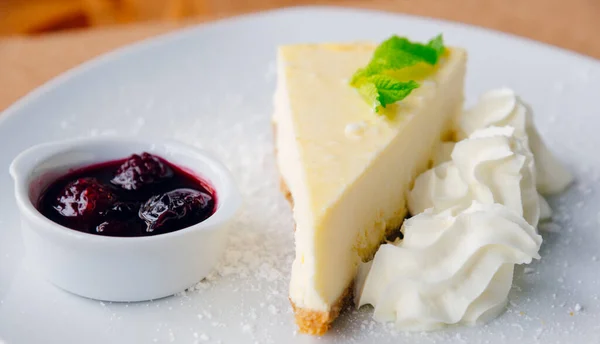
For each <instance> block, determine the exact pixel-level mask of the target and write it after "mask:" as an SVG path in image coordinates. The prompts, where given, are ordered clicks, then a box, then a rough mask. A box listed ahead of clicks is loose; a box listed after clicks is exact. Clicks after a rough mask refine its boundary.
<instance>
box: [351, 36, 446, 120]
mask: <svg viewBox="0 0 600 344" xmlns="http://www.w3.org/2000/svg"><path fill="white" fill-rule="evenodd" d="M445 49H446V48H445V47H444V40H443V38H442V35H438V36H436V37H434V38H433V39H431V40H430V41H429V42H427V44H421V43H415V42H411V41H409V40H408V39H406V38H404V37H398V36H395V35H394V36H392V37H390V38H388V39H387V40H385V41H384V42H382V43H381V44H380V45H379V46H378V47H377V48H376V49H375V52H374V53H373V57H372V58H371V61H370V62H369V64H368V65H367V66H366V67H364V68H361V69H359V70H358V71H356V73H354V75H353V76H352V79H351V81H350V85H351V86H353V87H355V88H356V89H357V90H358V92H359V93H360V95H361V96H362V97H363V98H364V99H365V100H366V101H367V102H369V104H371V105H372V106H373V108H374V110H375V111H376V112H380V110H381V109H382V108H385V107H386V106H387V105H389V104H393V103H395V102H398V101H400V100H402V99H404V98H406V97H407V96H408V95H409V94H410V93H411V92H412V90H414V89H415V88H418V87H419V83H418V82H416V81H414V80H401V79H400V78H399V77H397V76H394V75H393V72H397V71H399V70H402V69H405V68H409V67H412V66H415V65H417V64H419V63H426V64H429V65H435V64H437V63H438V61H439V58H440V56H441V55H442V54H443V53H444V52H445Z"/></svg>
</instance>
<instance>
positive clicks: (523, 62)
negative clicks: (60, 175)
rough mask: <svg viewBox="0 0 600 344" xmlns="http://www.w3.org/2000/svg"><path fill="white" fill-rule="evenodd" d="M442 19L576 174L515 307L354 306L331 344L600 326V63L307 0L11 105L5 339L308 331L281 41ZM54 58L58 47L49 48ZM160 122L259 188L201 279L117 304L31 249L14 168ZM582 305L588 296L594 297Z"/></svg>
mask: <svg viewBox="0 0 600 344" xmlns="http://www.w3.org/2000/svg"><path fill="white" fill-rule="evenodd" d="M440 32H443V33H444V35H445V38H446V41H447V42H448V43H450V44H452V45H461V46H464V47H466V48H467V49H468V50H469V53H470V60H469V66H468V67H469V72H468V78H467V97H468V101H469V102H472V101H473V100H474V98H475V97H476V96H477V95H478V94H479V93H481V92H483V91H484V90H486V89H489V88H492V87H497V86H503V85H507V86H510V87H513V88H515V89H516V90H517V91H518V93H519V94H521V95H522V96H523V98H524V99H525V100H527V101H529V102H530V103H531V104H532V105H533V107H534V109H535V111H536V114H537V117H536V122H537V124H538V126H539V129H540V131H541V132H542V134H543V136H544V138H545V139H546V141H547V142H548V144H549V146H550V147H551V148H552V149H553V150H554V151H555V152H556V153H557V155H558V156H559V158H561V159H562V160H563V161H565V163H567V164H568V166H569V167H570V168H571V169H572V170H573V171H574V173H575V174H576V177H577V180H578V182H577V184H576V185H574V186H573V187H572V188H571V189H570V190H569V191H568V192H567V193H566V194H564V195H563V196H561V197H559V198H554V199H552V200H551V203H552V205H553V206H554V208H555V210H556V225H554V226H551V229H556V230H555V231H554V232H550V233H545V234H544V245H543V248H542V256H543V259H542V261H541V262H539V263H536V264H534V265H532V268H533V273H530V274H524V273H523V271H522V269H519V270H518V272H517V276H516V279H515V286H514V288H513V291H512V292H511V294H510V306H509V309H508V311H507V312H506V313H505V314H504V315H503V316H501V317H500V318H499V319H497V320H496V321H494V322H492V323H491V324H489V325H487V326H482V327H475V328H458V329H455V328H453V329H447V330H444V331H440V332H434V333H428V334H421V333H412V334H405V333H397V332H394V331H393V330H391V329H390V328H389V327H388V326H382V325H379V324H376V323H374V322H373V321H372V320H371V319H370V313H371V311H370V310H369V309H365V310H361V311H360V312H354V313H353V312H350V313H346V314H345V315H344V316H342V317H341V319H340V321H338V322H337V323H336V326H335V327H334V328H333V329H332V331H331V332H330V333H329V334H328V335H327V336H325V337H324V338H321V339H320V340H318V342H321V343H330V342H331V343H342V342H349V341H352V340H353V341H354V342H357V343H387V342H390V343H392V342H393V343H398V342H411V343H430V342H444V341H448V342H460V341H461V340H462V341H465V342H485V343H504V342H508V341H513V342H519V343H524V342H536V341H539V342H541V343H555V342H556V343H558V342H565V341H567V340H569V341H570V342H573V343H583V342H585V343H596V342H598V341H599V340H600V317H599V315H600V301H598V294H599V293H600V278H599V277H598V276H599V273H600V249H599V247H600V230H599V228H598V227H599V222H600V217H599V210H600V208H599V205H600V197H598V192H599V191H600V187H598V186H597V183H598V182H600V157H599V154H598V153H599V147H600V135H599V134H598V129H599V128H600V106H598V98H599V97H600V63H599V62H598V61H595V60H592V59H590V58H586V57H582V56H579V55H576V54H574V53H571V52H567V51H563V50H559V49H557V48H553V47H549V46H546V45H542V44H539V43H535V42H531V41H527V40H524V39H520V38H515V37H512V36H509V35H505V34H501V33H496V32H491V31H487V30H482V29H478V28H474V27H470V26H465V25H461V24H454V23H448V22H442V21H437V20H430V19H423V18H415V17H408V16H401V15H393V14H385V13H379V12H370V11H358V10H350V9H337V8H296V9H289V10H282V11H274V12H267V13H262V14H255V15H250V16H245V17H240V18H234V19H228V20H224V21H220V22H216V23H212V24H208V25H203V26H200V27H196V28H192V29H189V30H186V31H183V32H178V33H175V34H170V35H167V36H164V37H161V38H157V39H153V40H151V41H148V42H145V43H142V44H137V45H134V46H132V47H129V48H127V49H124V50H121V51H119V52H116V53H112V54H109V55H107V56H104V57H102V58H100V59H97V60H95V61H93V62H91V63H87V64H86V65H84V66H82V67H80V68H77V69H75V70H74V71H71V72H69V73H67V74H65V75H63V76H62V77H59V78H58V79H56V80H54V81H52V82H50V83H49V84H48V85H46V86H44V87H42V88H41V89H39V90H37V91H35V92H33V93H32V94H31V95H29V96H28V97H26V98H25V99H23V100H21V101H20V102H18V103H17V104H15V105H14V106H13V107H11V108H10V109H8V110H7V111H6V112H5V113H4V114H3V115H2V117H1V118H0V147H2V150H1V152H0V161H1V163H2V164H1V165H2V166H4V167H5V168H4V170H3V171H2V172H1V173H0V190H2V191H3V196H2V198H1V199H0V224H1V226H0V337H2V338H4V340H5V341H6V342H8V343H41V342H44V343H50V342H52V343H84V342H85V343H109V342H110V343H134V342H137V343H147V342H153V341H154V342H177V343H193V342H195V341H198V342H204V341H206V342H216V343H219V342H222V343H246V342H248V343H254V342H258V343H284V342H285V343H306V342H312V341H314V340H316V339H313V338H311V337H307V336H302V335H295V334H294V331H295V326H294V324H293V320H292V314H291V310H290V307H289V304H288V301H287V283H288V276H289V268H290V263H291V260H292V256H293V236H292V229H293V227H292V221H291V215H290V211H289V209H288V207H287V205H286V203H285V201H284V200H283V198H282V197H281V196H280V195H279V192H278V177H277V173H276V170H275V168H274V163H273V155H272V146H271V133H270V131H271V127H270V120H269V118H270V114H271V97H272V93H273V89H274V76H275V75H274V74H275V71H274V59H275V47H276V46H277V45H278V44H282V43H293V42H307V41H313V42H323V41H340V40H344V41H347V40H359V39H375V40H381V39H384V38H386V37H387V36H388V35H390V34H392V33H398V34H402V35H407V36H410V37H412V38H414V39H419V40H425V39H427V38H430V37H432V36H434V35H436V34H438V33H440ZM40 63H43V61H40ZM111 134H125V135H150V136H153V135H155V136H166V137H171V138H177V139H180V140H184V141H187V142H190V143H192V144H196V145H198V146H202V147H204V148H206V149H209V150H211V151H213V152H214V153H216V154H218V155H219V156H220V158H221V159H222V160H223V161H224V162H225V163H226V164H227V165H228V167H229V168H231V169H232V170H233V172H234V174H235V176H236V178H237V181H238V183H239V185H240V187H241V189H242V192H243V193H244V196H245V198H246V205H245V209H244V211H243V212H242V214H241V215H240V216H239V218H238V220H237V221H236V223H235V226H234V228H233V235H232V236H231V240H230V241H231V242H230V245H229V248H228V255H227V262H228V264H227V265H226V266H224V267H222V268H220V270H219V271H220V272H221V274H222V275H223V276H220V277H216V278H215V279H214V280H213V281H211V282H210V283H206V285H205V286H204V287H202V288H200V289H201V290H199V291H193V292H188V293H186V294H185V295H180V296H175V297H170V298H166V299H162V300H159V301H155V302H142V303H136V304H108V303H101V302H98V301H93V300H87V299H83V298H80V297H77V296H73V295H70V294H68V293H66V292H63V291H61V290H59V289H57V288H55V287H54V286H52V285H50V284H48V283H47V282H45V281H43V280H41V279H40V277H39V276H38V275H37V274H35V273H33V272H32V271H31V270H30V268H29V266H28V263H27V260H26V259H23V248H22V243H21V239H20V236H19V224H18V222H17V217H16V209H15V204H14V200H13V196H12V194H13V191H12V182H11V180H10V179H9V176H8V172H7V166H8V164H9V162H10V161H11V160H12V158H13V157H14V156H15V155H16V154H17V153H18V152H19V151H21V150H22V149H24V148H26V147H29V146H31V145H33V144H36V143H40V142H45V141H48V140H54V139H59V138H64V137H75V136H89V135H111ZM580 308H581V309H580Z"/></svg>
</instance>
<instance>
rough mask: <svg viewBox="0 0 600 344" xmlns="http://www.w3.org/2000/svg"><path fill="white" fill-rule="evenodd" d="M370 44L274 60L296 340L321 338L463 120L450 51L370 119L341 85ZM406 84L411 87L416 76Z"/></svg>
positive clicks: (458, 59)
mask: <svg viewBox="0 0 600 344" xmlns="http://www.w3.org/2000/svg"><path fill="white" fill-rule="evenodd" d="M375 48H376V45H375V44H370V43H360V44H300V45H288V46H282V47H280V48H279V51H278V82H277V83H278V84H277V91H276V93H275V113H274V116H273V123H274V127H275V141H276V151H277V162H278V167H279V170H280V173H281V177H282V191H283V192H284V194H285V195H286V196H287V198H288V200H289V201H290V203H291V204H293V214H294V215H293V216H294V220H295V222H296V229H295V241H296V257H295V260H294V263H293V266H292V276H291V282H290V290H289V293H290V294H289V298H290V301H291V303H292V306H293V308H294V312H295V316H296V322H297V324H298V326H299V328H300V331H301V332H303V333H309V334H318V335H320V334H323V333H325V332H326V331H327V330H328V328H329V326H330V324H331V322H332V321H333V320H334V319H335V318H336V317H337V316H338V314H339V312H340V309H341V308H342V306H343V305H344V302H345V301H346V300H349V298H348V297H349V296H350V295H349V294H350V293H351V286H352V282H353V279H354V277H355V274H356V272H357V265H358V263H359V262H360V261H361V260H362V261H367V260H370V259H371V258H372V255H373V254H374V253H375V251H376V249H377V248H378V247H379V245H380V244H381V243H382V241H384V238H385V237H386V235H387V234H389V233H391V232H392V231H394V230H396V229H398V228H399V227H400V225H401V224H402V221H403V219H404V217H405V215H406V212H407V210H406V201H405V200H406V195H407V192H408V191H409V189H410V187H411V184H412V183H413V181H414V179H415V177H416V176H417V175H418V174H419V173H421V172H424V171H425V170H426V169H427V168H428V164H429V162H430V159H431V158H432V156H433V152H434V149H435V148H436V146H437V145H438V144H439V143H440V142H441V140H442V139H443V138H444V137H445V136H447V135H450V134H451V133H450V131H451V128H452V122H453V119H454V118H455V117H456V116H457V115H458V114H459V113H460V112H461V111H462V106H463V82H464V76H465V65H466V53H465V51H464V50H462V49H459V48H448V49H446V53H445V54H444V55H443V56H442V57H441V58H440V61H439V62H438V63H437V65H436V66H435V68H430V69H429V70H426V72H423V71H420V72H416V73H413V74H415V75H416V77H417V79H416V81H418V82H419V83H420V87H419V88H417V89H415V90H413V91H412V93H410V95H408V96H407V97H406V98H404V99H403V100H402V101H400V102H398V103H395V104H391V105H388V106H387V107H386V109H385V111H384V112H381V113H376V112H374V110H373V107H372V104H369V103H367V102H366V101H365V100H364V99H363V97H361V95H359V93H358V92H357V90H356V89H355V88H353V87H351V86H350V85H349V81H350V79H351V78H352V76H353V74H354V73H355V72H356V71H357V69H359V68H361V67H364V66H365V65H367V63H369V60H370V58H371V57H372V55H373V53H374V49H375ZM415 75H413V77H414V76H415Z"/></svg>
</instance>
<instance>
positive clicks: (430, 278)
mask: <svg viewBox="0 0 600 344" xmlns="http://www.w3.org/2000/svg"><path fill="white" fill-rule="evenodd" d="M402 231H403V233H404V239H403V240H402V241H398V242H396V243H394V244H384V245H382V246H381V247H380V249H379V251H377V254H376V255H375V258H374V260H373V261H372V262H370V263H365V264H362V265H361V266H360V267H359V274H358V277H357V282H356V290H355V295H356V298H357V300H356V304H357V305H358V306H359V307H360V306H362V305H365V304H372V305H373V306H374V307H375V311H374V315H373V317H374V318H375V320H377V321H393V322H395V323H396V325H397V326H398V327H399V328H400V329H402V330H419V331H421V330H432V329H437V328H440V327H443V326H445V325H450V324H469V325H472V324H476V323H482V322H486V321H488V320H491V319H493V318H495V317H496V316H498V315H499V314H500V313H502V311H503V310H504V308H505V304H506V300H507V296H508V292H509V291H510V288H511V285H512V279H513V269H514V265H515V264H527V263H530V262H531V261H532V259H539V258H540V256H539V254H538V251H539V248H540V245H541V243H542V238H541V236H539V235H538V234H537V233H536V231H535V228H534V227H532V226H531V225H530V224H528V223H527V221H525V220H524V219H523V218H522V217H521V216H519V215H517V214H516V213H515V212H513V211H512V210H510V209H508V208H507V207H505V206H503V205H500V204H487V205H484V204H481V203H478V202H473V204H472V205H471V206H470V207H469V208H467V209H466V210H464V211H462V212H460V213H459V214H458V215H454V214H453V212H452V211H451V210H447V211H445V212H441V213H434V212H433V211H432V209H429V210H427V211H425V212H424V213H421V214H418V215H416V216H414V217H412V218H410V219H408V220H406V221H405V223H404V225H403V228H402Z"/></svg>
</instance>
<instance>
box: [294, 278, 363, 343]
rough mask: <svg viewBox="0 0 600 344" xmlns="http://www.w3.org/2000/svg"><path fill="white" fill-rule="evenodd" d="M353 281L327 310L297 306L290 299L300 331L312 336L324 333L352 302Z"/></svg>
mask: <svg viewBox="0 0 600 344" xmlns="http://www.w3.org/2000/svg"><path fill="white" fill-rule="evenodd" d="M352 290H353V283H350V285H349V286H348V288H346V290H345V291H344V292H343V293H342V295H341V296H340V297H339V298H338V299H337V300H336V301H335V303H334V304H333V305H332V306H331V308H330V309H329V311H325V312H324V311H316V310H313V309H308V308H302V307H297V306H296V304H295V303H294V301H292V300H291V299H290V303H291V304H292V309H293V310H294V315H295V318H296V324H297V325H298V329H299V330H300V332H301V333H304V334H310V335H313V336H322V335H324V334H325V333H326V332H327V331H328V330H329V328H330V327H331V323H332V322H333V321H334V320H335V319H336V318H337V317H338V315H340V312H341V311H342V309H344V308H345V307H346V306H349V305H351V304H352Z"/></svg>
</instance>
